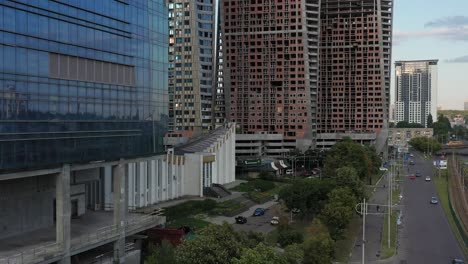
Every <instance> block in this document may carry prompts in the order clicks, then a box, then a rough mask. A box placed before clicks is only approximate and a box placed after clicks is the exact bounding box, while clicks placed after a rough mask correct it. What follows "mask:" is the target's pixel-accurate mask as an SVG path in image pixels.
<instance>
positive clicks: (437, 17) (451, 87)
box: [391, 0, 468, 109]
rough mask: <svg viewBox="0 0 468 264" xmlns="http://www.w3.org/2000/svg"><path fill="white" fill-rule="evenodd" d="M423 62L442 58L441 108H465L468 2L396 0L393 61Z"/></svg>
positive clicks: (440, 81)
mask: <svg viewBox="0 0 468 264" xmlns="http://www.w3.org/2000/svg"><path fill="white" fill-rule="evenodd" d="M424 59H439V91H438V105H439V106H442V107H443V109H463V102H464V101H468V0H395V10H394V15H393V61H395V60H424ZM392 75H394V71H393V73H392ZM393 77H394V76H393ZM392 79H393V78H392ZM393 86H394V83H393V84H392V93H391V95H392V99H391V100H392V102H393V100H394V87H393Z"/></svg>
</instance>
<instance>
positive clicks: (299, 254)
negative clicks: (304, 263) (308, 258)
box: [283, 244, 304, 264]
mask: <svg viewBox="0 0 468 264" xmlns="http://www.w3.org/2000/svg"><path fill="white" fill-rule="evenodd" d="M283 256H284V258H285V259H286V262H287V263H288V264H297V263H299V262H300V261H301V260H302V259H303V258H304V249H303V246H302V244H292V245H289V246H287V247H286V248H285V249H284V253H283Z"/></svg>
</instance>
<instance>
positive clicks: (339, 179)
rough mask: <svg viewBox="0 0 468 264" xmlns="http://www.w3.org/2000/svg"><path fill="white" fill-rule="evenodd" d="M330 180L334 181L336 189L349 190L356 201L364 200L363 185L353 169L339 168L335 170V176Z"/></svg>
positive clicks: (347, 167)
mask: <svg viewBox="0 0 468 264" xmlns="http://www.w3.org/2000/svg"><path fill="white" fill-rule="evenodd" d="M331 178H332V179H333V180H334V181H335V184H336V186H337V187H348V188H350V189H351V190H352V191H353V193H354V195H355V196H356V197H357V199H358V200H361V199H362V198H364V195H365V191H364V184H363V182H362V181H361V180H360V179H359V176H358V175H357V172H356V170H355V169H354V168H353V167H349V166H345V167H341V168H339V169H337V170H336V174H335V175H334V176H332V177H331Z"/></svg>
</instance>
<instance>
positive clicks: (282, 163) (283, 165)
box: [279, 160, 288, 169]
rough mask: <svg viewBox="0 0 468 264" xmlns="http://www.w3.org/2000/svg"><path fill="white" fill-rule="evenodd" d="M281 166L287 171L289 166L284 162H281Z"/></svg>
mask: <svg viewBox="0 0 468 264" xmlns="http://www.w3.org/2000/svg"><path fill="white" fill-rule="evenodd" d="M279 164H280V166H281V167H283V169H286V168H287V167H288V166H286V164H284V162H283V161H282V160H280V161H279Z"/></svg>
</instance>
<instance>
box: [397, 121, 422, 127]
mask: <svg viewBox="0 0 468 264" xmlns="http://www.w3.org/2000/svg"><path fill="white" fill-rule="evenodd" d="M396 127H397V128H424V126H423V125H421V124H419V123H408V122H407V121H400V122H398V123H397V125H396Z"/></svg>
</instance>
